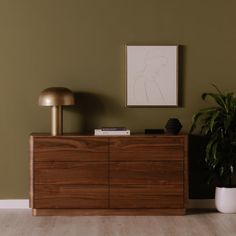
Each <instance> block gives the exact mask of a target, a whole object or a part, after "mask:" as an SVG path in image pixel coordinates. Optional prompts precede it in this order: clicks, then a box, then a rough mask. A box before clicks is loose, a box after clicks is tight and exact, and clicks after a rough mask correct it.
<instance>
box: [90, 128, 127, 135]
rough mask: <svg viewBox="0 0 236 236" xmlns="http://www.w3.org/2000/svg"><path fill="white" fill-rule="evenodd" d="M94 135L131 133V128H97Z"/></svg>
mask: <svg viewBox="0 0 236 236" xmlns="http://www.w3.org/2000/svg"><path fill="white" fill-rule="evenodd" d="M94 135H98V136H99V135H130V130H129V129H127V130H101V129H95V130H94Z"/></svg>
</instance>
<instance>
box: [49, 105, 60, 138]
mask: <svg viewBox="0 0 236 236" xmlns="http://www.w3.org/2000/svg"><path fill="white" fill-rule="evenodd" d="M51 132H52V136H57V135H62V107H61V106H52V131H51Z"/></svg>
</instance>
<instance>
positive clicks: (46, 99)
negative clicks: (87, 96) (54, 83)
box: [39, 87, 75, 136]
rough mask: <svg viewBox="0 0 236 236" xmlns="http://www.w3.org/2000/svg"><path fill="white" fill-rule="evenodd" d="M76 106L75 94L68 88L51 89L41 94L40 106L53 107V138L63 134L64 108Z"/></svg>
mask: <svg viewBox="0 0 236 236" xmlns="http://www.w3.org/2000/svg"><path fill="white" fill-rule="evenodd" d="M74 104H75V98H74V94H73V93H72V91H71V90H69V89H68V88H63V87H50V88H47V89H45V90H43V91H42V92H41V94H40V96H39V106H50V107H52V108H51V109H52V122H51V123H52V127H51V134H52V136H57V135H62V134H63V130H62V129H63V127H62V126H63V125H62V124H63V114H62V106H70V105H74Z"/></svg>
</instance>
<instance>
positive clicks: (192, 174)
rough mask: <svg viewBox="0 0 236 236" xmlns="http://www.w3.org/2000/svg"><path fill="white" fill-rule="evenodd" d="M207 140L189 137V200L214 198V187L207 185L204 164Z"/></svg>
mask: <svg viewBox="0 0 236 236" xmlns="http://www.w3.org/2000/svg"><path fill="white" fill-rule="evenodd" d="M206 144H207V139H206V138H205V137H203V136H200V135H189V198H190V199H209V198H214V192H215V186H214V185H213V184H210V185H209V184H208V183H207V182H208V173H209V172H208V168H207V166H206V163H205V160H204V158H205V156H204V155H205V147H206Z"/></svg>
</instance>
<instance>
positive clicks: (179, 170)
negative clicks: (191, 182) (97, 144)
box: [109, 161, 184, 185]
mask: <svg viewBox="0 0 236 236" xmlns="http://www.w3.org/2000/svg"><path fill="white" fill-rule="evenodd" d="M183 170H184V166H183V162H182V161H158V162H111V163H110V169H109V171H110V183H111V184H163V185H165V184H182V183H183V182H184V171H183Z"/></svg>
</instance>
